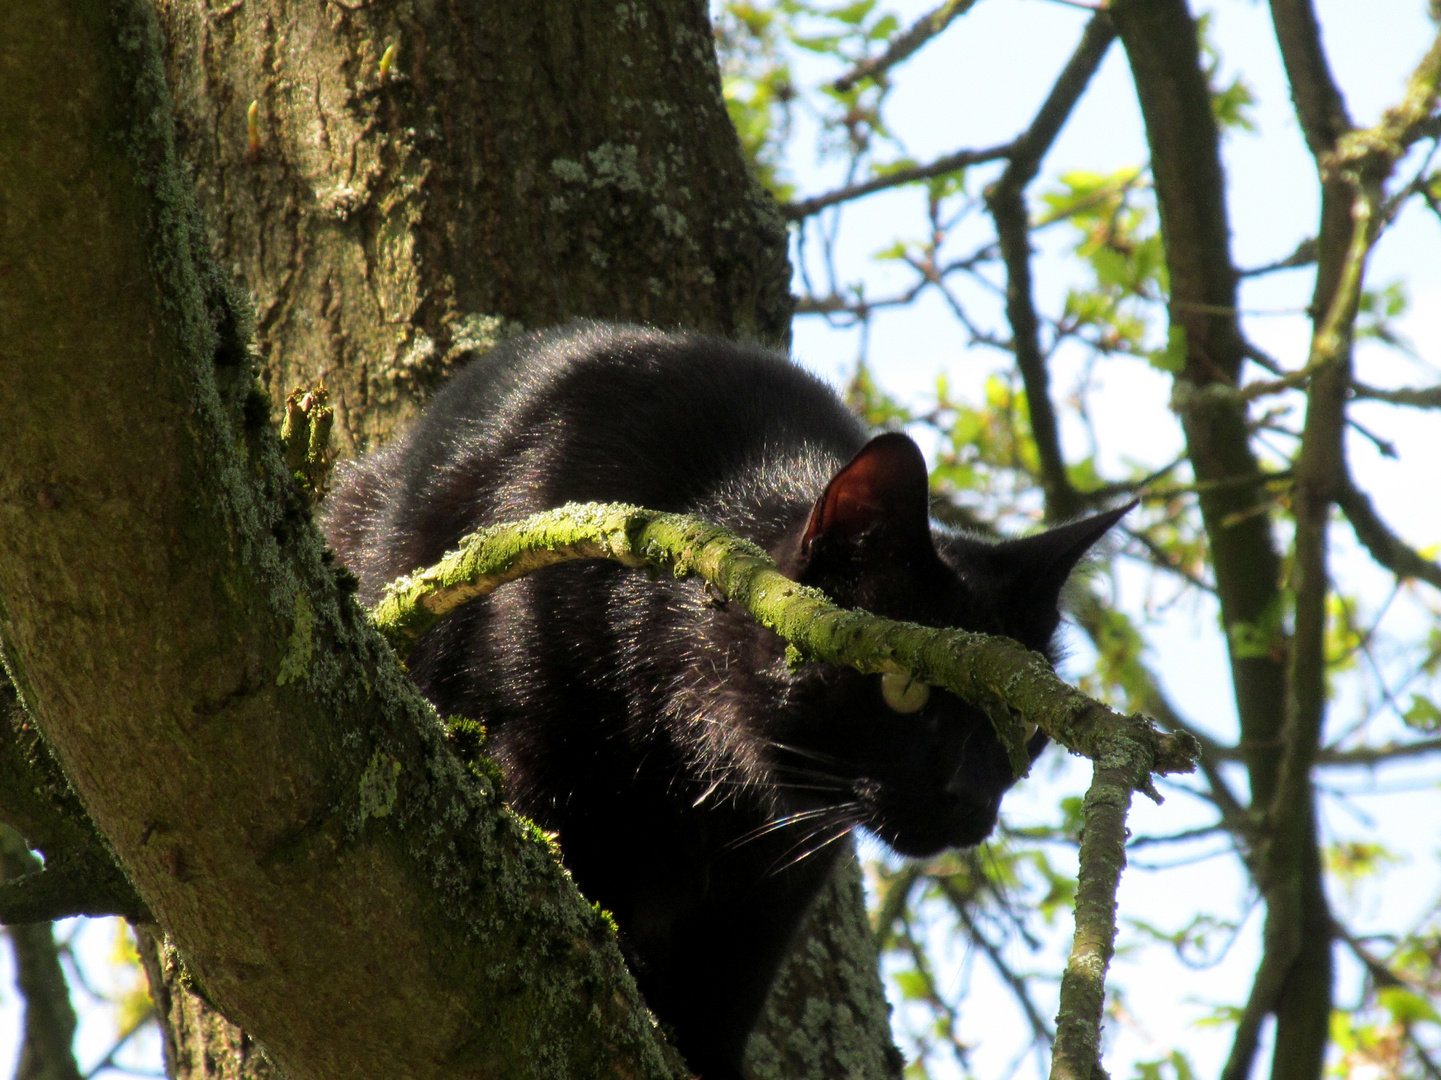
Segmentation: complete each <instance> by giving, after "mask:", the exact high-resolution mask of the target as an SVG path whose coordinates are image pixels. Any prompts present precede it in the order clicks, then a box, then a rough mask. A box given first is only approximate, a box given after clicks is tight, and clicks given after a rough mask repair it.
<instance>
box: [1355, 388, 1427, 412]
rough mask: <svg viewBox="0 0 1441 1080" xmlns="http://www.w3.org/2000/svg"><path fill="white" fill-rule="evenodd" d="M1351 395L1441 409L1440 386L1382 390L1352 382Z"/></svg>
mask: <svg viewBox="0 0 1441 1080" xmlns="http://www.w3.org/2000/svg"><path fill="white" fill-rule="evenodd" d="M1351 396H1352V397H1353V398H1355V399H1364V400H1368V401H1385V402H1389V403H1390V404H1392V405H1410V406H1412V407H1414V408H1417V409H1441V386H1418V387H1402V388H1400V389H1397V390H1382V389H1380V388H1378V387H1375V386H1367V385H1366V384H1364V383H1358V382H1353V383H1352V384H1351Z"/></svg>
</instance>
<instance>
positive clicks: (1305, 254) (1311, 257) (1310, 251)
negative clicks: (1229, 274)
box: [1236, 236, 1316, 277]
mask: <svg viewBox="0 0 1441 1080" xmlns="http://www.w3.org/2000/svg"><path fill="white" fill-rule="evenodd" d="M1315 261H1316V238H1315V237H1314V236H1308V237H1306V239H1304V240H1302V241H1301V242H1300V243H1299V244H1297V245H1296V250H1295V251H1293V252H1291V254H1289V255H1287V256H1286V257H1285V258H1284V259H1279V260H1277V261H1276V262H1272V263H1266V264H1265V265H1264V266H1256V267H1252V268H1251V269H1249V270H1238V271H1236V273H1237V274H1238V275H1239V276H1241V277H1260V276H1261V275H1262V274H1273V273H1275V272H1276V271H1277V270H1291V269H1293V268H1295V267H1298V266H1310V265H1312V264H1313V263H1315Z"/></svg>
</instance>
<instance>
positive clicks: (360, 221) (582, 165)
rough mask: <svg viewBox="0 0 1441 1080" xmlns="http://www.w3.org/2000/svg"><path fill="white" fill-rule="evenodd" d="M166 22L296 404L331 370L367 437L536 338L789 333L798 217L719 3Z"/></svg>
mask: <svg viewBox="0 0 1441 1080" xmlns="http://www.w3.org/2000/svg"><path fill="white" fill-rule="evenodd" d="M162 15H163V20H164V24H165V29H166V37H167V42H168V44H167V63H166V69H167V73H168V75H169V77H170V82H171V86H172V87H173V88H174V94H175V100H176V108H177V114H178V120H179V130H180V143H181V147H182V152H183V153H184V155H185V157H186V158H187V159H188V160H189V161H190V162H191V164H192V166H193V167H194V169H195V175H196V179H197V186H198V188H199V192H200V197H201V202H202V205H203V206H204V208H205V211H206V214H207V216H208V218H209V220H210V222H211V223H212V226H213V228H214V229H215V230H216V249H217V254H218V256H219V258H220V261H221V264H222V265H223V266H225V267H228V268H229V269H230V270H231V271H232V272H233V273H234V274H235V275H236V276H237V277H238V278H239V279H240V280H243V281H244V283H245V285H246V286H247V287H248V288H249V289H250V291H251V293H252V295H253V296H254V298H255V305H256V311H257V344H258V346H259V348H260V351H261V354H262V356H263V358H264V370H265V375H266V377H267V379H268V381H269V385H270V390H271V393H272V396H273V397H274V398H275V400H276V401H277V402H278V401H279V400H281V398H283V396H284V394H285V393H286V392H287V391H288V390H289V389H290V388H291V387H292V386H294V385H297V384H303V383H310V382H312V381H314V380H318V379H324V380H326V382H327V384H328V385H329V387H330V390H331V392H332V395H333V397H334V400H335V403H336V413H337V431H338V433H339V436H340V442H341V445H342V447H343V449H344V450H345V451H346V452H354V451H356V450H358V449H363V448H364V447H366V446H367V445H369V444H370V442H371V440H372V439H373V438H374V437H375V436H376V435H378V434H383V433H385V432H386V431H389V430H390V429H391V427H392V426H393V425H394V424H395V423H396V422H397V421H398V420H404V419H406V418H408V417H409V416H411V415H413V414H414V412H415V411H416V405H417V403H418V402H419V401H420V400H422V399H423V397H424V395H425V393H426V392H427V391H428V390H429V389H430V388H431V387H433V386H434V385H435V383H436V382H437V381H438V380H439V379H440V378H441V377H442V376H443V375H444V374H445V372H446V371H447V370H448V369H449V368H451V367H452V366H453V365H455V364H456V363H459V362H462V361H463V360H464V359H466V358H467V357H468V356H470V355H472V354H474V353H475V352H476V351H478V350H482V349H484V348H486V347H487V346H488V345H489V344H491V343H493V342H494V341H495V339H496V336H497V335H499V334H503V333H505V332H506V331H507V330H511V329H514V328H519V327H526V328H535V327H542V326H549V325H553V324H557V323H562V322H565V321H566V320H569V319H574V318H580V317H585V318H602V319H621V320H632V321H637V322H646V323H650V324H653V325H657V326H662V327H672V326H676V327H688V328H691V329H699V330H705V331H710V332H715V333H720V334H726V335H729V336H732V337H751V338H759V339H762V340H765V341H769V342H771V343H774V344H784V343H785V342H787V341H788V340H789V334H790V312H791V298H790V290H789V285H790V272H789V265H788V263H787V261H786V251H785V248H786V239H785V231H784V224H783V222H782V221H781V218H780V216H779V213H778V211H777V210H776V208H775V206H774V204H773V202H772V201H771V199H770V197H769V196H768V195H767V194H766V193H765V192H764V191H763V190H762V189H761V188H760V187H759V185H758V184H756V183H755V182H754V180H753V179H752V178H751V176H750V175H749V174H748V171H747V168H746V164H745V161H744V159H743V158H742V156H741V152H740V145H739V142H738V141H737V139H736V136H735V132H734V130H733V129H732V127H731V124H730V119H729V117H728V116H727V114H726V111H725V108H724V105H723V103H722V102H721V99H720V82H719V75H718V72H717V68H716V62H715V50H714V46H713V43H712V38H711V31H710V24H709V21H708V19H707V16H706V10H705V5H704V3H703V2H701V0H684V2H680V3H677V2H675V0H642V2H637V3H627V4H622V5H619V6H617V5H615V4H612V3H599V2H594V0H592V2H576V0H539V2H536V3H527V4H514V3H504V2H496V0H491V2H475V3H467V4H427V3H418V2H415V0H403V2H396V3H387V4H353V5H352V4H341V3H338V2H331V3H292V2H287V0H268V2H251V3H245V4H238V3H229V4H225V5H219V4H211V3H208V2H207V0H175V2H171V3H166V4H162ZM387 56H389V57H390V59H389V61H387V60H386V57H387ZM252 102H255V103H257V105H256V115H255V121H254V123H253V125H248V124H247V110H248V109H249V108H250V106H251V103H252ZM252 132H253V135H254V141H253V143H252V140H251V139H250V137H249V134H248V133H252Z"/></svg>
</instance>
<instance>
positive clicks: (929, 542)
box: [773, 433, 1130, 856]
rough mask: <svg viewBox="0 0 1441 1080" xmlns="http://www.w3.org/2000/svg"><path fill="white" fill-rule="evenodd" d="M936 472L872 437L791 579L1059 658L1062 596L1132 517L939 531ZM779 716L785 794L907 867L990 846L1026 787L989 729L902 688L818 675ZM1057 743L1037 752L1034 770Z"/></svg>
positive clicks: (902, 440) (956, 707)
mask: <svg viewBox="0 0 1441 1080" xmlns="http://www.w3.org/2000/svg"><path fill="white" fill-rule="evenodd" d="M929 507H930V493H929V485H928V482H927V476H926V466H925V460H924V459H923V458H922V457H921V453H920V450H919V449H918V448H917V447H916V445H915V443H914V442H912V441H911V440H910V439H909V438H908V437H906V436H905V435H901V434H896V433H889V434H885V435H880V436H877V437H876V438H874V439H872V440H871V441H870V442H869V443H867V444H866V446H865V447H864V448H863V449H862V450H861V452H860V453H859V454H857V455H856V457H855V458H854V459H853V460H852V461H851V462H850V463H849V464H847V465H846V466H845V467H844V468H842V469H841V470H840V471H839V472H838V473H836V475H835V476H834V477H832V479H831V480H830V483H829V484H828V485H827V486H826V489H825V491H824V493H823V494H822V495H821V496H820V497H819V498H818V499H817V500H816V502H815V505H814V506H813V508H812V510H811V513H810V517H809V520H808V521H807V523H806V525H805V528H804V530H803V531H802V532H801V533H800V534H799V535H798V537H795V538H793V539H792V541H791V543H790V545H789V549H788V550H787V551H785V552H784V553H783V557H782V567H783V569H785V570H786V572H787V573H788V574H790V576H792V577H793V578H794V579H795V580H797V581H800V582H802V583H803V584H807V585H814V586H816V587H817V588H819V589H821V590H822V591H823V592H825V593H826V594H827V595H828V596H829V597H831V598H832V599H833V600H835V601H836V602H837V603H839V604H841V605H843V606H846V607H858V608H864V609H865V610H867V611H870V612H873V613H875V614H877V615H884V616H887V617H889V618H895V619H904V620H907V621H910V622H918V623H922V624H925V625H929V626H937V627H959V628H961V629H965V630H972V631H979V632H982V633H987V634H999V635H1004V636H1006V637H1010V638H1014V639H1015V640H1017V641H1019V642H1020V643H1021V644H1023V645H1025V646H1026V647H1027V648H1029V649H1032V650H1034V651H1035V652H1038V653H1040V654H1041V655H1043V656H1045V657H1046V658H1047V659H1048V660H1052V661H1054V659H1055V649H1054V641H1053V639H1054V638H1055V634H1056V630H1057V627H1058V626H1059V623H1060V610H1059V600H1060V594H1061V590H1062V588H1063V586H1064V585H1065V583H1066V579H1067V578H1068V577H1069V575H1070V573H1071V571H1072V570H1073V569H1074V568H1075V566H1076V564H1077V562H1078V561H1079V560H1080V559H1081V558H1082V556H1084V555H1085V553H1086V551H1087V550H1088V549H1089V548H1090V547H1091V546H1092V545H1093V544H1095V542H1096V541H1097V540H1099V539H1100V538H1101V536H1103V535H1104V534H1105V532H1106V530H1108V529H1109V528H1110V527H1111V526H1112V525H1113V524H1115V522H1116V521H1117V520H1119V518H1120V517H1121V515H1122V514H1124V513H1125V512H1126V511H1127V510H1129V509H1130V507H1129V506H1127V507H1124V508H1122V509H1120V510H1115V511H1111V512H1108V513H1104V514H1098V515H1095V516H1094V517H1089V518H1084V519H1082V520H1080V521H1076V522H1072V523H1071V524H1068V525H1062V526H1060V527H1058V528H1055V529H1051V530H1049V531H1047V532H1043V533H1038V534H1036V535H1034V536H1028V537H1024V538H1022V539H1019V540H1006V541H1002V542H1000V543H988V542H986V541H982V540H978V539H975V538H972V537H967V536H962V535H957V534H955V533H951V532H948V531H944V530H940V529H937V528H935V527H933V526H932V524H931V521H930V510H929ZM788 697H789V700H788V703H787V707H786V708H785V709H783V710H780V714H779V715H778V717H777V720H776V726H777V730H776V731H775V732H774V733H773V734H774V735H775V742H776V744H777V747H778V752H779V754H780V759H779V762H778V768H777V779H778V782H779V784H780V786H781V787H782V788H785V787H787V786H791V787H793V788H794V790H796V791H798V792H806V791H808V792H812V793H816V792H819V793H820V794H819V795H818V796H813V797H812V798H811V799H810V800H803V801H814V802H820V803H823V804H829V805H830V806H832V807H834V808H836V810H837V812H838V813H841V812H843V813H844V815H845V818H846V819H848V820H850V821H851V822H852V823H854V824H859V825H861V826H862V827H864V828H867V829H869V830H870V831H871V832H873V833H875V834H876V835H878V836H879V837H880V838H881V839H882V840H884V841H886V843H888V844H889V845H890V846H891V847H893V848H894V849H895V850H897V851H898V852H900V853H901V854H904V855H911V856H924V855H931V854H934V853H935V852H937V851H940V850H942V849H944V848H948V847H960V846H966V845H970V844H976V843H979V842H980V841H981V840H983V839H985V837H986V836H988V835H989V834H990V832H991V829H992V828H993V827H994V826H995V822H996V814H997V810H998V809H999V807H1000V802H1001V796H1002V795H1003V794H1004V793H1005V791H1006V789H1007V788H1009V787H1010V786H1011V784H1012V783H1013V782H1014V780H1015V777H1014V775H1013V773H1012V769H1011V766H1010V763H1009V760H1008V759H1007V756H1006V753H1005V751H1004V750H1003V749H1002V747H1001V743H1000V740H999V739H998V738H997V737H996V734H995V731H994V730H993V728H992V726H991V723H990V721H989V719H988V718H987V717H986V716H985V714H984V713H982V712H981V711H980V710H979V709H976V708H973V707H972V706H969V705H967V704H965V703H964V702H962V701H961V700H960V699H958V698H956V697H955V696H953V695H952V694H949V693H947V692H945V691H943V690H939V689H935V688H931V687H925V686H920V685H908V684H907V681H906V680H905V679H904V678H903V677H897V676H885V677H883V676H880V675H862V674H860V673H859V672H856V671H852V670H850V669H846V668H842V667H839V666H837V665H830V664H818V665H808V666H807V667H806V668H804V669H802V671H801V672H800V674H799V675H798V676H797V677H796V679H795V680H794V682H793V683H792V684H791V690H790V693H789V695H788ZM1044 745H1045V736H1043V735H1039V734H1038V735H1036V736H1035V737H1034V738H1033V739H1032V741H1031V743H1030V749H1031V755H1032V757H1033V758H1034V757H1035V755H1036V754H1038V753H1039V752H1040V750H1041V748H1042V747H1043V746H1044Z"/></svg>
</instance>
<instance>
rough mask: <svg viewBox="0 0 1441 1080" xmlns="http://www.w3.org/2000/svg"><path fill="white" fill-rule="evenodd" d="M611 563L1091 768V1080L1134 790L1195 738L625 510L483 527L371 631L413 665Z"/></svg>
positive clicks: (1083, 894) (1077, 999) (667, 519)
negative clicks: (485, 603) (427, 640)
mask: <svg viewBox="0 0 1441 1080" xmlns="http://www.w3.org/2000/svg"><path fill="white" fill-rule="evenodd" d="M572 559H611V560H614V561H616V562H619V563H622V564H623V565H626V566H631V567H636V568H644V569H648V570H650V571H651V572H653V573H654V572H669V573H672V574H674V575H675V576H677V577H685V576H688V575H691V574H695V575H697V576H699V577H701V578H703V579H704V580H705V581H707V582H708V583H709V584H710V586H711V587H712V588H713V589H715V590H716V591H717V592H718V593H720V594H721V595H722V596H724V597H725V598H726V599H727V600H729V601H731V602H733V603H736V604H738V605H740V606H741V607H743V608H744V609H745V610H746V611H747V612H749V613H750V615H751V616H752V617H753V618H754V619H755V620H756V621H757V622H759V623H760V624H761V625H762V626H765V627H767V628H768V629H770V630H772V631H774V632H775V633H776V634H778V635H779V636H780V637H781V638H782V639H784V640H785V641H786V642H787V643H788V644H789V646H790V647H791V648H792V649H793V650H795V652H796V653H797V654H798V656H799V658H800V659H802V660H808V661H829V662H831V663H837V664H847V665H849V666H851V667H854V668H856V669H858V670H860V671H863V672H872V673H884V672H904V673H907V674H909V675H911V676H912V677H914V678H917V679H920V680H921V681H923V682H926V683H929V684H930V685H932V686H939V687H944V688H945V689H947V690H950V691H951V692H952V693H954V694H956V695H957V696H958V697H960V698H962V699H964V700H966V701H969V702H971V703H972V704H973V705H976V706H978V707H980V708H982V709H984V710H985V712H986V714H987V715H988V716H990V717H991V720H992V722H993V723H994V724H995V726H996V731H997V732H998V734H999V735H1000V737H1001V740H1002V742H1003V743H1005V745H1006V746H1007V748H1008V750H1009V752H1010V754H1011V760H1012V762H1013V764H1014V765H1015V767H1016V771H1017V773H1018V774H1020V773H1024V772H1025V771H1026V769H1027V767H1028V766H1029V763H1030V762H1029V757H1028V755H1027V753H1026V750H1025V732H1024V721H1030V722H1032V723H1035V724H1037V725H1038V726H1039V727H1040V728H1041V729H1042V730H1044V731H1045V732H1046V733H1047V734H1049V735H1050V736H1051V737H1052V738H1054V739H1056V740H1057V741H1058V742H1060V743H1062V744H1064V745H1065V746H1067V747H1069V748H1070V749H1071V750H1073V751H1075V752H1077V753H1080V754H1084V755H1086V756H1087V757H1089V758H1091V759H1092V760H1093V761H1094V762H1095V777H1094V780H1093V782H1092V785H1091V789H1090V791H1089V792H1088V793H1087V795H1086V801H1085V834H1084V839H1083V840H1082V845H1081V872H1080V880H1079V883H1078V889H1077V896H1076V937H1075V945H1074V947H1073V950H1072V954H1071V960H1070V963H1069V965H1068V967H1067V970H1066V974H1065V977H1064V979H1063V981H1062V984H1061V1012H1060V1026H1059V1027H1058V1029H1057V1042H1056V1054H1055V1058H1054V1060H1053V1063H1052V1070H1053V1071H1052V1076H1053V1077H1058V1078H1061V1077H1064V1078H1072V1077H1074V1078H1077V1080H1081V1078H1089V1077H1090V1076H1091V1074H1092V1067H1093V1066H1094V1065H1095V1064H1096V1062H1097V1051H1098V1046H1099V1041H1100V1020H1101V1005H1102V1002H1103V1000H1104V995H1105V975H1106V968H1107V966H1108V964H1109V963H1110V959H1111V952H1112V949H1113V945H1114V942H1115V936H1116V887H1117V885H1118V883H1119V881H1120V875H1121V868H1122V867H1123V866H1124V865H1125V862H1126V855H1125V839H1126V811H1127V809H1128V808H1129V807H1130V802H1131V793H1132V792H1133V791H1135V790H1138V789H1139V790H1143V791H1147V792H1148V793H1151V794H1154V791H1153V789H1152V787H1151V775H1152V774H1153V773H1167V772H1185V771H1189V770H1190V769H1192V768H1193V767H1194V765H1195V760H1196V756H1197V750H1198V748H1197V747H1196V745H1195V743H1194V740H1192V739H1190V738H1189V736H1185V735H1172V734H1166V733H1163V732H1161V731H1159V730H1157V728H1156V727H1155V725H1154V724H1152V723H1151V721H1150V720H1148V719H1146V718H1145V717H1143V716H1140V715H1133V716H1121V715H1119V714H1118V713H1115V712H1113V711H1111V710H1110V709H1108V708H1107V707H1106V706H1104V705H1102V704H1101V703H1100V702H1098V701H1093V700H1092V699H1091V698H1088V697H1086V695H1084V694H1082V693H1080V692H1079V691H1078V690H1076V689H1074V688H1073V687H1070V686H1067V685H1066V684H1065V683H1063V682H1062V681H1061V680H1060V679H1059V678H1057V676H1056V674H1055V672H1053V671H1052V670H1051V668H1050V666H1049V665H1048V664H1047V663H1046V662H1045V660H1044V659H1042V658H1041V657H1040V656H1038V655H1037V654H1035V653H1033V652H1031V651H1030V650H1028V649H1026V648H1024V647H1022V646H1021V645H1019V644H1017V643H1016V642H1014V641H1011V640H1009V639H1007V638H997V637H989V636H987V635H984V634H972V633H968V632H966V631H964V630H938V629H934V628H932V627H926V626H917V625H916V624H914V623H904V622H897V621H895V620H893V619H883V618H880V617H878V616H875V615H871V614H868V613H867V612H864V611H855V610H848V609H846V608H842V607H838V606H837V605H835V604H833V603H831V602H830V601H829V600H828V599H826V597H825V596H824V595H823V594H822V593H820V592H819V591H817V590H816V589H812V588H808V587H806V586H804V585H799V584H797V583H796V582H794V581H792V580H790V579H789V578H787V577H786V576H785V575H783V574H782V573H781V572H780V570H779V569H777V567H776V565H775V563H774V562H773V561H772V560H771V559H770V557H769V556H768V555H766V553H765V552H764V551H762V550H761V549H760V548H758V547H756V546H755V545H754V544H752V543H750V542H749V541H746V540H743V539H741V538H740V537H737V536H735V535H734V534H732V533H730V532H728V531H727V530H725V529H723V528H721V527H720V526H718V525H714V524H712V523H710V522H707V521H703V520H701V519H699V518H695V517H688V516H685V515H680V514H663V513H659V512H657V511H654V510H643V509H641V508H640V507H636V506H627V505H624V504H598V503H588V504H584V505H577V504H572V505H569V506H563V507H561V508H560V509H558V510H551V511H548V512H546V513H543V514H536V515H535V516H533V517H530V518H527V519H526V520H524V521H519V522H514V523H510V524H504V525H496V526H494V527H492V528H488V529H482V530H481V531H479V532H477V533H475V534H474V535H472V536H470V537H467V538H466V540H465V541H464V543H463V545H462V547H461V548H460V549H459V550H458V551H454V552H452V553H451V554H449V555H447V556H446V557H445V559H443V560H442V561H441V562H440V563H438V564H436V565H435V566H432V567H430V568H428V569H426V570H422V571H420V572H419V573H416V574H414V575H412V576H410V577H406V578H401V579H400V580H399V581H396V582H395V583H394V584H392V585H391V587H390V589H389V590H388V592H387V595H386V597H385V599H384V600H382V601H381V603H380V604H378V605H377V606H376V608H375V610H374V612H373V613H372V614H373V618H374V620H375V623H376V625H377V626H378V627H379V628H380V630H381V632H382V633H383V634H384V635H385V636H386V638H387V639H388V640H389V641H390V642H391V644H392V645H393V646H394V647H395V648H396V650H397V651H399V652H401V653H405V652H408V651H409V650H410V648H411V647H412V646H413V645H414V644H415V643H416V642H417V641H418V640H419V639H420V637H421V635H423V634H424V633H425V632H426V631H427V630H429V629H430V628H431V627H432V626H434V625H435V624H436V623H437V622H439V621H440V619H441V618H443V617H444V616H445V615H446V614H447V613H448V612H451V611H454V610H455V609H456V608H457V607H459V606H460V605H462V604H464V603H466V602H467V601H469V600H473V599H475V598H476V597H479V596H484V595H485V594H486V593H489V592H491V591H493V590H494V589H497V588H499V587H500V586H501V585H504V584H505V583H506V582H509V581H514V580H515V579H516V578H519V577H522V576H524V575H526V574H528V573H530V572H532V571H534V570H538V569H540V568H541V567H543V566H551V565H554V564H555V563H559V562H566V561H569V560H572Z"/></svg>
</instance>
